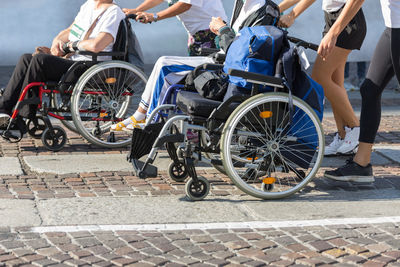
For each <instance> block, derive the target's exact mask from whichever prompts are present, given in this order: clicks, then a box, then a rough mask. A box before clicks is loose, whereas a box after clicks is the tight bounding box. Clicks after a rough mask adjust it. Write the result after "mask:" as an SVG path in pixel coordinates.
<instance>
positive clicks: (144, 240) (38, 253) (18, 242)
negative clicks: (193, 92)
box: [0, 73, 400, 266]
mask: <svg viewBox="0 0 400 267" xmlns="http://www.w3.org/2000/svg"><path fill="white" fill-rule="evenodd" d="M0 76H4V75H1V73H0ZM351 102H352V104H353V106H355V107H359V105H360V100H359V99H352V100H351ZM383 105H384V106H385V107H399V106H400V98H395V99H383ZM323 126H324V131H325V133H326V134H327V138H326V141H327V143H329V142H330V141H331V140H332V137H333V133H334V132H335V123H334V120H333V118H325V119H324V122H323ZM67 133H68V138H69V139H68V143H67V145H66V146H65V148H64V149H63V150H62V151H60V152H57V153H54V152H49V151H47V150H46V149H45V148H44V147H43V145H42V144H41V141H40V140H36V139H33V138H30V137H27V138H24V139H23V140H22V141H21V142H20V143H17V144H9V143H7V142H5V141H4V140H0V156H2V157H18V158H19V160H20V161H21V163H22V168H23V171H24V174H23V175H8V176H0V201H5V200H18V199H20V200H27V199H28V200H33V201H42V200H48V199H54V198H57V199H72V198H77V199H83V198H95V199H98V200H99V201H100V200H101V198H102V197H107V196H112V197H130V198H132V201H134V197H140V196H151V197H159V196H162V195H173V196H176V197H177V198H178V197H182V196H183V195H184V184H183V183H176V182H174V181H172V180H171V179H170V178H168V175H167V173H165V172H161V173H160V175H159V176H158V177H157V178H151V179H146V180H141V179H138V178H137V177H135V176H134V175H133V173H132V172H97V173H80V174H67V175H54V174H37V173H34V172H31V171H30V170H29V168H28V167H27V166H26V165H24V161H23V157H25V156H35V155H52V154H55V155H63V154H72V155H77V154H121V153H122V154H125V153H126V152H127V150H126V149H112V150H110V149H102V148H98V147H95V146H92V145H91V144H89V143H88V142H87V141H85V140H84V139H83V138H82V137H80V136H79V135H77V134H75V133H72V132H70V131H67ZM376 141H377V144H379V145H384V144H388V145H392V144H400V116H398V115H396V116H394V115H393V116H384V117H383V119H382V122H381V127H380V130H379V133H378V136H377V139H376ZM326 169H327V168H321V169H320V170H319V172H318V174H317V175H316V179H314V181H312V182H311V183H309V184H308V185H307V187H306V188H305V189H304V190H302V191H301V193H298V194H296V195H295V196H293V197H292V200H294V201H295V200H297V199H301V198H302V197H304V196H318V195H321V194H328V195H335V194H336V193H338V192H340V193H348V194H349V195H351V194H352V193H353V192H356V191H357V192H366V193H369V192H371V194H372V193H374V194H379V190H381V191H383V190H400V166H398V165H396V164H395V163H389V164H387V165H385V166H376V167H374V174H375V175H376V178H377V179H376V182H375V183H374V184H372V185H357V184H350V183H332V182H329V181H327V180H325V179H321V178H322V174H323V172H324V171H325V170H326ZM198 173H199V175H202V176H204V177H206V178H207V179H208V180H209V181H210V182H211V192H210V196H219V197H226V198H228V197H229V196H234V197H241V196H243V195H244V194H243V193H242V192H241V191H239V190H238V189H237V188H236V187H235V186H234V185H233V184H232V183H231V181H230V180H229V179H228V178H227V177H226V176H224V175H221V174H220V173H218V172H217V171H216V170H212V169H206V170H200V171H198ZM377 192H378V193H377ZM399 192H400V191H399ZM383 198H384V196H382V199H383ZM399 198H400V193H399ZM376 200H377V201H380V200H381V199H379V198H377V199H376ZM310 201H313V200H310ZM334 201H335V199H334ZM360 202H362V199H361V200H360ZM399 203H400V202H399ZM265 204H266V208H268V202H265ZM288 205H290V204H288ZM193 212H196V211H195V210H194V211H193ZM23 216H24V214H21V220H23V218H24V217H23ZM0 220H2V218H0ZM125 265H128V266H129V265H130V266H157V265H164V266H188V265H190V266H400V223H399V222H392V223H373V224H338V225H329V226H323V225H321V226H303V227H281V228H279V226H276V227H272V228H263V229H261V228H251V227H246V228H242V229H224V230H221V229H209V230H174V231H172V230H168V231H161V230H160V231H155V230H153V231H144V230H141V231H116V230H115V231H80V232H46V231H45V232H40V233H39V232H35V231H34V229H33V228H30V227H23V228H21V227H4V228H1V227H0V266H125Z"/></svg>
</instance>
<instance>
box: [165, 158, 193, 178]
mask: <svg viewBox="0 0 400 267" xmlns="http://www.w3.org/2000/svg"><path fill="white" fill-rule="evenodd" d="M168 175H169V177H170V178H171V179H172V180H174V181H175V182H177V183H182V182H184V181H185V180H186V178H187V177H188V176H189V172H188V170H187V167H186V165H185V163H184V162H183V161H179V164H176V163H175V162H173V161H172V162H171V163H170V164H169V166H168Z"/></svg>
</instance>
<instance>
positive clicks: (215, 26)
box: [209, 17, 226, 35]
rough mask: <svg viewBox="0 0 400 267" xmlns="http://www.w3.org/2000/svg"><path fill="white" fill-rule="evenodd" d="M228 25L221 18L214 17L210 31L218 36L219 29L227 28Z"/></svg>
mask: <svg viewBox="0 0 400 267" xmlns="http://www.w3.org/2000/svg"><path fill="white" fill-rule="evenodd" d="M225 26H226V23H225V22H224V21H223V20H222V18H221V17H217V18H216V17H212V18H211V22H210V26H209V27H210V30H211V31H212V32H213V33H215V34H216V35H219V29H221V28H222V27H225Z"/></svg>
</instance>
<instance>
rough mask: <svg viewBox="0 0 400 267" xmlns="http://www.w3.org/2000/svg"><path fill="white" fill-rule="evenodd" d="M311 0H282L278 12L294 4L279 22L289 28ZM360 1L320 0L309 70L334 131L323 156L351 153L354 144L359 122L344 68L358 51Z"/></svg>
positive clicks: (362, 22)
mask: <svg viewBox="0 0 400 267" xmlns="http://www.w3.org/2000/svg"><path fill="white" fill-rule="evenodd" d="M314 2H315V0H284V1H283V2H281V3H280V4H279V7H280V10H281V12H283V11H285V10H286V9H288V8H289V7H291V6H293V5H294V4H296V3H297V5H296V6H295V7H294V8H293V9H292V11H291V12H290V13H288V14H287V15H283V16H282V17H281V19H280V22H279V23H280V25H281V26H283V27H290V26H291V25H292V24H293V23H294V21H295V19H296V18H297V17H298V16H299V15H300V14H301V13H303V12H304V11H305V10H306V9H307V8H308V7H309V6H310V5H312V4H313V3H314ZM363 2H364V0H323V1H322V9H323V10H324V14H325V28H324V31H323V36H324V37H323V39H322V41H321V43H320V46H319V49H318V56H317V58H316V60H315V64H314V67H313V71H312V75H311V76H312V78H313V79H314V80H315V81H316V82H318V83H319V84H321V85H322V87H323V88H324V92H325V96H326V97H327V99H328V100H329V102H330V103H331V106H332V111H333V115H334V118H335V122H336V126H337V130H338V132H337V133H336V135H335V136H334V139H333V142H332V143H330V144H329V145H328V146H326V147H325V151H324V154H325V156H334V155H339V154H353V153H354V152H355V151H356V149H357V147H358V137H359V133H360V127H359V125H360V123H359V120H358V118H357V117H356V115H355V113H354V110H353V108H352V106H351V104H350V101H349V98H348V96H347V92H346V89H345V88H344V70H345V64H346V61H347V57H348V55H349V54H350V52H351V51H352V50H356V49H357V50H359V49H360V48H361V45H362V43H363V41H364V38H365V35H366V31H367V27H366V22H365V18H364V14H363V11H362V9H361V6H362V4H363Z"/></svg>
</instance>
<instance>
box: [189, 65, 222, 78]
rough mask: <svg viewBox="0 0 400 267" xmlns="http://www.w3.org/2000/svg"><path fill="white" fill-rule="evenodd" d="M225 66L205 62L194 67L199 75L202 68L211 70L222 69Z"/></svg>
mask: <svg viewBox="0 0 400 267" xmlns="http://www.w3.org/2000/svg"><path fill="white" fill-rule="evenodd" d="M223 67H224V65H222V64H211V63H204V64H201V65H199V66H197V67H196V68H195V69H194V73H195V76H197V75H198V73H199V72H200V71H202V70H210V71H211V70H222V68H223Z"/></svg>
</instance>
